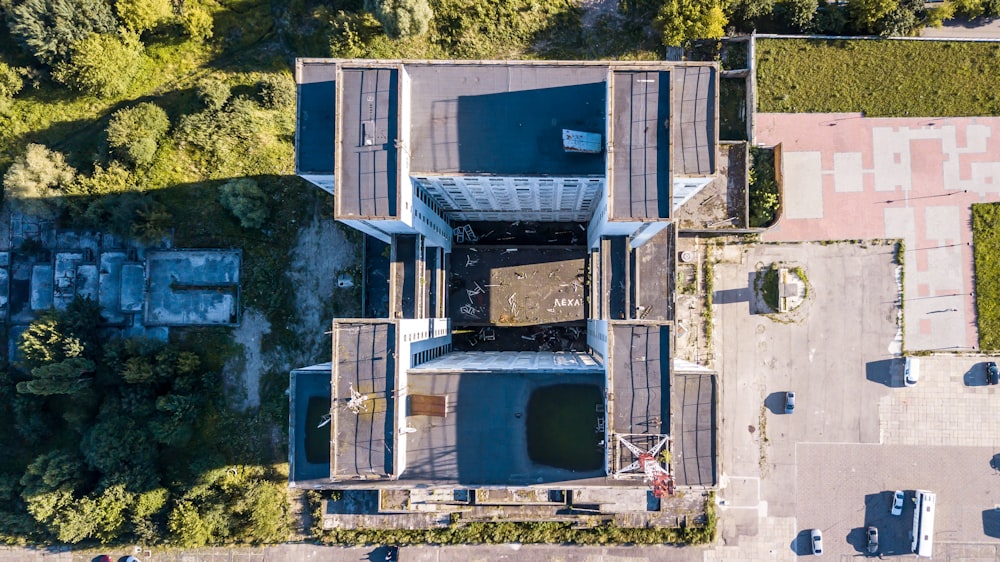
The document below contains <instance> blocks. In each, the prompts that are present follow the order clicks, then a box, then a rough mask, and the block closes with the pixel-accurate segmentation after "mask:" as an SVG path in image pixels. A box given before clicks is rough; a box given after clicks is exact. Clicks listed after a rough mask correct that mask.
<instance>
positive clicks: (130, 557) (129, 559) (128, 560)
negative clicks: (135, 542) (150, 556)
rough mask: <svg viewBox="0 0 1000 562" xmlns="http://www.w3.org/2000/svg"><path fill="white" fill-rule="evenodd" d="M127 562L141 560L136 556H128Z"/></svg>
mask: <svg viewBox="0 0 1000 562" xmlns="http://www.w3.org/2000/svg"><path fill="white" fill-rule="evenodd" d="M125 562H139V559H138V558H136V557H135V556H127V557H125Z"/></svg>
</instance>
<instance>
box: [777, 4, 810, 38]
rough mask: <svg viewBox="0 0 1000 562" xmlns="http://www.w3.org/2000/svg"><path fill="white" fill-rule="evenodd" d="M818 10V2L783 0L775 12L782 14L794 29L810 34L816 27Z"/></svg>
mask: <svg viewBox="0 0 1000 562" xmlns="http://www.w3.org/2000/svg"><path fill="white" fill-rule="evenodd" d="M818 9H819V2H818V0H783V1H782V2H780V3H779V4H778V5H777V8H776V10H775V11H776V12H780V14H781V16H782V17H783V19H784V21H785V22H786V23H787V25H788V26H789V27H791V28H792V29H796V30H798V31H801V32H803V33H809V32H811V31H813V30H814V29H815V27H816V10H818Z"/></svg>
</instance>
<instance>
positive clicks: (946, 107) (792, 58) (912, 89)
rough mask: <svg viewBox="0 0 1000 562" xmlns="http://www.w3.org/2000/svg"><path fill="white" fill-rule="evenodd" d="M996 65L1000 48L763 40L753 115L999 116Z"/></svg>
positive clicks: (973, 44)
mask: <svg viewBox="0 0 1000 562" xmlns="http://www.w3.org/2000/svg"><path fill="white" fill-rule="evenodd" d="M997 60H1000V44H997V43H981V42H949V41H892V40H885V41H872V40H869V41H827V40H808V39H791V40H789V39H766V40H760V41H758V42H757V88H758V92H757V100H758V101H757V104H758V110H759V111H763V112H863V113H864V114H865V115H866V116H868V117H906V116H910V117H917V116H919V117H938V116H941V117H944V116H964V115H1000V73H998V72H996V71H995V70H996V67H997Z"/></svg>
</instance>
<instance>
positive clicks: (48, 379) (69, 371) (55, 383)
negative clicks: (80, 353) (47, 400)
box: [17, 357, 96, 396]
mask: <svg viewBox="0 0 1000 562" xmlns="http://www.w3.org/2000/svg"><path fill="white" fill-rule="evenodd" d="M95 368H96V365H95V364H94V362H93V361H91V360H90V359H85V358H83V357H70V358H68V359H63V360H62V361H60V362H58V363H50V364H48V365H42V366H41V367H35V368H34V369H32V370H31V380H28V381H22V382H19V383H17V391H18V392H20V393H21V394H37V395H40V396H49V395H52V394H75V393H77V392H80V391H81V390H83V389H85V388H87V387H88V386H90V384H91V382H92V379H91V377H88V376H86V375H89V374H90V373H93V372H94V369H95Z"/></svg>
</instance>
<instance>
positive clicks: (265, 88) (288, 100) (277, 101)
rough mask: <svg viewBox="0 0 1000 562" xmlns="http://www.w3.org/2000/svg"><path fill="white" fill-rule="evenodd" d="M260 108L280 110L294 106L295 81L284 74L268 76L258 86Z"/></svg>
mask: <svg viewBox="0 0 1000 562" xmlns="http://www.w3.org/2000/svg"><path fill="white" fill-rule="evenodd" d="M257 88H258V95H259V96H260V104H261V107H263V108H265V109H282V108H285V107H292V106H294V105H295V95H296V92H295V81H294V80H292V77H291V76H290V75H288V74H285V73H280V74H268V75H267V76H265V77H264V78H263V79H262V80H261V81H260V82H259V83H258V84H257Z"/></svg>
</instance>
